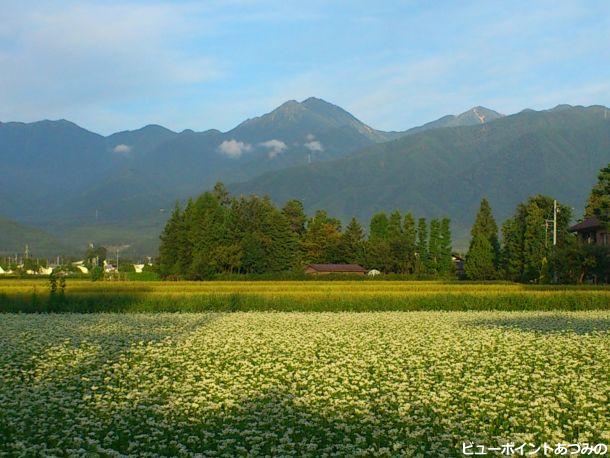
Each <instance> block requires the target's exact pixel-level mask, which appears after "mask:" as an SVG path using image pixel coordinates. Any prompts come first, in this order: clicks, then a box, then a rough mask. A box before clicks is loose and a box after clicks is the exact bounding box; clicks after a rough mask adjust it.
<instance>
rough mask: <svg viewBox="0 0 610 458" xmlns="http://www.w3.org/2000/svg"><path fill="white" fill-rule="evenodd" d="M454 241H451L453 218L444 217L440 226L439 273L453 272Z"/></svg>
mask: <svg viewBox="0 0 610 458" xmlns="http://www.w3.org/2000/svg"><path fill="white" fill-rule="evenodd" d="M451 251H452V242H451V220H450V219H449V218H443V219H442V220H441V227H440V246H439V250H438V252H439V262H438V272H439V274H442V275H446V274H449V273H451V272H453V258H452V253H451Z"/></svg>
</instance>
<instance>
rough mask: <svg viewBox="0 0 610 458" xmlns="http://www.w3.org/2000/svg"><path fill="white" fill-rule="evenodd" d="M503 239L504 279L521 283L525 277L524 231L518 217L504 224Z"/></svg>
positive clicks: (502, 263)
mask: <svg viewBox="0 0 610 458" xmlns="http://www.w3.org/2000/svg"><path fill="white" fill-rule="evenodd" d="M502 239H503V244H502V255H501V266H502V273H503V275H504V278H505V279H507V280H511V281H520V280H521V278H522V275H523V231H522V227H521V224H520V222H519V220H518V218H517V216H514V217H512V218H509V219H507V220H506V221H505V222H504V224H502Z"/></svg>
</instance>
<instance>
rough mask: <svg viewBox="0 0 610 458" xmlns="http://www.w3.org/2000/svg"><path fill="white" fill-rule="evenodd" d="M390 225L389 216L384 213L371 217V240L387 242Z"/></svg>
mask: <svg viewBox="0 0 610 458" xmlns="http://www.w3.org/2000/svg"><path fill="white" fill-rule="evenodd" d="M388 224H389V221H388V216H387V215H386V214H385V213H384V212H380V213H376V214H374V215H373V216H372V217H371V224H370V227H369V238H370V239H371V240H374V239H379V240H387V238H388Z"/></svg>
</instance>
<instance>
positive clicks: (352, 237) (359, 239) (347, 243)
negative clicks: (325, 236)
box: [341, 218, 364, 264]
mask: <svg viewBox="0 0 610 458" xmlns="http://www.w3.org/2000/svg"><path fill="white" fill-rule="evenodd" d="M341 253H342V261H343V262H347V263H350V264H360V263H362V262H363V258H364V230H363V229H362V226H361V225H360V223H359V222H358V220H357V219H356V218H352V219H351V221H350V222H349V224H348V225H347V227H346V228H345V232H343V235H342V236H341Z"/></svg>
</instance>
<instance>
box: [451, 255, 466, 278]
mask: <svg viewBox="0 0 610 458" xmlns="http://www.w3.org/2000/svg"><path fill="white" fill-rule="evenodd" d="M451 261H452V262H453V268H454V269H455V274H456V275H457V276H458V277H463V276H464V275H465V274H466V273H465V272H464V258H463V257H462V256H460V255H459V254H456V253H453V254H452V255H451Z"/></svg>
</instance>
